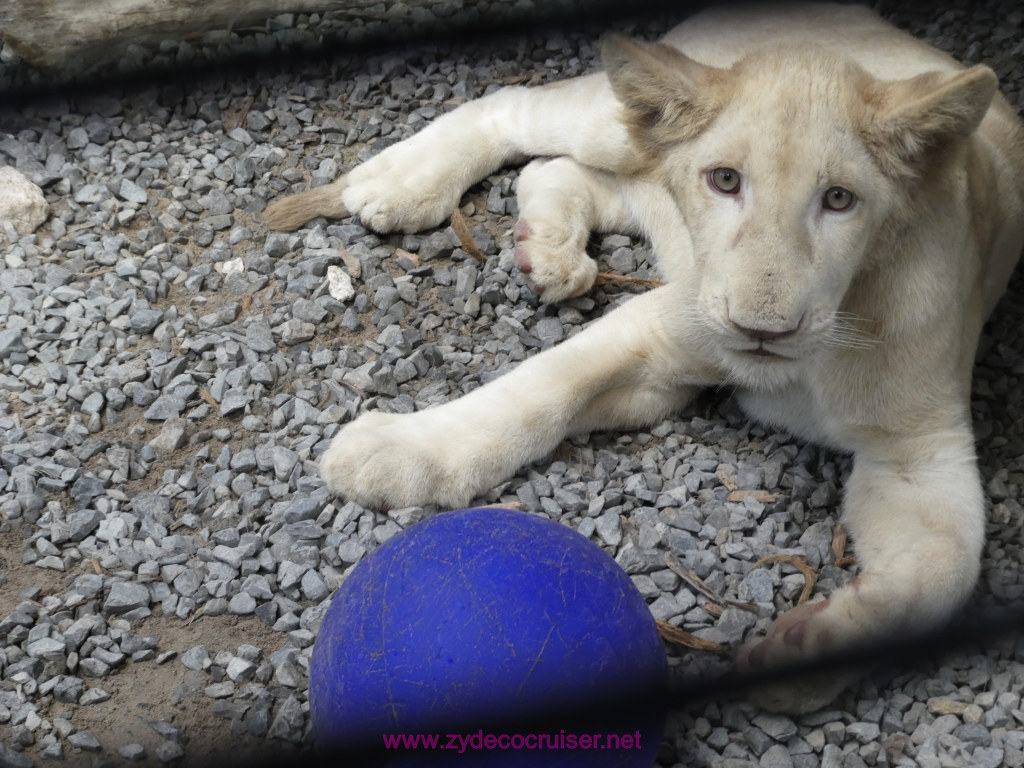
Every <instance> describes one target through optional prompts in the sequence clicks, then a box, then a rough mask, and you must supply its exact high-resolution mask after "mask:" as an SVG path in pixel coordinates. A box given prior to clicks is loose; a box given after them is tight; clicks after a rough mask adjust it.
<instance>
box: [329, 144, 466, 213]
mask: <svg viewBox="0 0 1024 768" xmlns="http://www.w3.org/2000/svg"><path fill="white" fill-rule="evenodd" d="M409 149H410V148H409V147H407V146H405V145H404V144H396V145H394V146H392V147H389V148H388V149H387V150H385V152H384V153H382V154H381V155H378V156H377V157H375V158H372V159H371V160H369V161H367V162H366V163H364V164H363V165H360V166H358V167H357V168H354V169H353V170H352V171H351V172H350V173H349V175H348V187H347V188H346V189H345V191H344V192H343V193H342V200H343V201H344V203H345V207H346V208H348V210H349V211H350V212H352V213H354V214H356V215H358V216H359V220H360V221H361V222H362V223H363V225H364V226H366V227H368V228H370V229H372V230H374V231H375V232H381V233H384V232H396V231H398V232H420V231H422V230H424V229H430V228H431V227H436V226H438V225H439V224H441V223H443V222H444V221H445V220H446V219H447V218H448V216H449V215H450V214H451V212H452V211H453V210H454V209H455V207H456V206H457V205H458V204H459V198H460V197H461V196H462V187H461V186H460V182H459V181H457V180H456V179H455V178H454V177H453V176H454V175H453V174H452V172H451V163H449V162H446V160H445V158H444V153H443V152H442V153H440V155H439V156H428V157H423V156H419V153H414V154H412V155H410V152H409Z"/></svg>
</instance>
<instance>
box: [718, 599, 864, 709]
mask: <svg viewBox="0 0 1024 768" xmlns="http://www.w3.org/2000/svg"><path fill="white" fill-rule="evenodd" d="M830 607H831V606H830V603H829V601H828V600H823V601H821V602H817V603H806V604H804V605H799V606H797V607H796V608H792V609H791V610H789V611H787V612H786V613H784V614H783V615H782V616H781V617H780V618H779V619H777V620H776V621H775V623H774V624H772V625H771V627H770V628H769V629H768V634H767V635H766V636H765V638H764V639H763V640H760V641H754V642H751V643H747V644H745V645H744V646H743V647H742V648H740V650H739V652H738V654H737V658H736V662H737V664H738V666H739V668H740V669H741V670H746V671H758V670H769V669H773V668H785V667H788V666H791V665H796V664H799V663H800V662H802V661H809V660H813V659H815V658H817V657H819V656H821V655H822V654H827V653H829V652H833V651H836V650H839V649H841V648H842V647H844V646H849V645H852V644H854V643H856V641H857V640H858V639H859V638H858V637H857V635H856V634H851V631H850V627H849V626H846V625H845V622H844V621H843V619H842V618H839V617H837V616H834V615H832V614H831V613H830V612H829V610H828V609H829V608H830ZM859 676H860V675H859V674H858V673H857V672H855V671H851V670H848V669H839V670H834V671H832V670H830V671H828V672H826V673H815V674H808V675H800V676H794V677H792V678H791V679H789V680H787V681H786V682H784V683H773V684H771V685H766V686H763V687H761V688H758V689H757V690H756V691H754V692H753V694H752V695H751V697H750V698H751V700H752V701H753V702H754V703H755V704H757V705H758V706H760V707H762V708H764V709H767V710H771V711H775V712H788V713H791V714H802V713H805V712H813V711H815V710H817V709H821V708H822V707H824V706H826V705H828V704H829V703H830V702H831V701H832V700H833V699H834V698H835V697H836V696H838V695H839V693H840V692H841V691H842V690H843V689H844V688H845V687H846V686H848V685H850V684H851V683H852V682H854V681H855V680H856V679H857V678H858V677H859Z"/></svg>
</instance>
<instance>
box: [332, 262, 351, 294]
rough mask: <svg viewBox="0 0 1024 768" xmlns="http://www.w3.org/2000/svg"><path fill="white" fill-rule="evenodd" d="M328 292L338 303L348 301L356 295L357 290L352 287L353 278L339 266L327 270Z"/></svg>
mask: <svg viewBox="0 0 1024 768" xmlns="http://www.w3.org/2000/svg"><path fill="white" fill-rule="evenodd" d="M327 291H328V292H329V293H330V294H331V296H332V297H334V298H335V299H337V300H338V301H348V300H349V299H351V298H352V297H353V296H355V295H356V289H355V288H354V287H352V278H351V277H349V276H348V273H347V272H345V270H343V269H342V268H341V267H339V266H337V265H332V266H330V267H328V268H327Z"/></svg>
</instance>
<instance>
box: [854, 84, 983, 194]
mask: <svg viewBox="0 0 1024 768" xmlns="http://www.w3.org/2000/svg"><path fill="white" fill-rule="evenodd" d="M998 86H999V82H998V79H997V78H996V75H995V73H994V72H993V71H992V70H991V69H989V68H988V67H986V66H984V65H983V64H978V65H977V66H974V67H971V68H970V69H968V70H966V71H964V72H959V73H957V74H954V75H948V74H943V73H938V72H928V73H926V74H923V75H918V76H917V77H913V78H910V79H909V80H900V81H897V82H882V81H874V82H872V83H871V84H870V85H869V86H868V87H867V88H866V89H865V91H864V93H863V96H864V100H865V102H867V105H868V109H869V117H868V124H867V125H866V126H865V127H864V137H865V140H866V142H867V144H868V148H869V149H870V150H872V152H873V154H874V155H875V156H876V158H877V159H878V161H879V162H880V163H881V165H882V167H883V169H884V170H885V171H886V172H888V173H891V174H893V175H895V176H916V175H918V174H919V173H920V171H921V169H922V167H923V164H924V163H927V162H930V161H932V160H933V159H934V158H933V155H932V153H933V152H936V151H942V150H943V149H945V148H948V147H950V146H951V144H952V143H954V142H956V141H957V140H958V139H964V138H966V137H967V136H969V135H970V134H971V133H972V132H973V131H974V129H975V128H977V127H978V124H979V123H981V120H982V118H984V117H985V113H986V112H987V111H988V108H989V105H990V104H991V103H992V97H993V96H995V93H996V90H997V88H998Z"/></svg>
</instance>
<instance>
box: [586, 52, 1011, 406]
mask: <svg viewBox="0 0 1024 768" xmlns="http://www.w3.org/2000/svg"><path fill="white" fill-rule="evenodd" d="M604 54H605V62H606V66H607V68H608V74H609V79H610V81H611V83H612V86H613V88H614V89H615V93H616V95H617V96H618V97H619V99H620V100H621V101H623V103H624V105H625V107H626V116H627V120H629V122H630V128H631V132H632V135H633V137H634V139H635V140H636V141H637V143H638V144H639V145H640V146H641V147H642V148H644V149H645V150H646V151H647V152H648V153H649V155H650V156H651V158H652V165H653V167H654V168H655V169H656V170H655V173H657V175H658V176H659V177H660V179H661V180H662V182H663V183H664V184H665V186H666V187H667V188H668V190H669V192H670V193H671V194H672V196H673V197H674V198H675V201H676V204H677V205H678V207H679V209H680V211H681V212H682V214H683V219H684V220H685V222H686V227H687V230H688V231H685V232H680V233H679V236H680V237H681V238H684V237H688V238H689V239H690V242H691V245H692V252H693V263H692V264H691V265H688V266H689V267H690V268H689V269H688V270H687V271H686V273H685V276H684V278H683V279H687V280H692V281H694V287H695V288H696V294H697V297H698V298H697V307H696V310H695V316H694V317H693V318H691V319H692V322H693V324H694V326H695V327H696V328H697V329H698V330H699V332H700V336H701V341H702V342H703V346H704V347H705V348H707V349H708V350H709V351H710V352H712V353H713V354H714V356H715V357H717V358H718V359H719V360H721V361H722V363H723V364H724V366H725V367H726V368H727V369H728V370H729V372H730V373H731V376H732V378H733V379H734V380H735V381H736V383H757V384H760V385H769V386H770V385H772V384H774V383H782V382H784V381H786V380H787V379H788V378H789V377H790V376H792V375H794V374H795V373H796V371H797V370H798V367H799V365H800V363H801V362H803V361H806V360H808V359H810V358H812V357H814V356H816V355H817V354H820V353H822V352H826V353H831V352H834V351H836V350H837V349H841V348H859V347H862V346H868V345H870V344H871V343H872V339H871V337H870V336H869V335H868V333H867V330H868V327H869V324H870V323H871V322H873V321H875V320H876V318H873V317H863V316H856V315H851V314H850V313H848V312H846V311H844V300H845V299H846V297H847V295H848V293H849V292H850V289H851V286H852V285H853V284H854V281H855V280H856V277H857V275H858V274H859V273H860V272H862V271H863V270H865V269H878V268H884V264H883V263H880V260H879V257H878V254H876V253H875V252H874V251H875V250H876V249H877V244H878V242H879V234H880V233H881V232H883V228H886V227H889V226H891V225H892V222H893V221H894V220H895V218H897V217H900V216H905V215H907V214H906V212H907V211H908V210H910V209H912V208H913V200H912V199H911V198H912V194H911V189H912V188H913V187H914V185H915V184H917V182H918V181H919V179H920V178H921V177H922V175H924V174H926V173H927V168H928V167H930V166H935V165H937V164H939V163H941V162H943V160H944V158H946V157H949V156H951V153H954V152H956V151H958V149H959V148H960V147H962V146H963V145H964V139H965V138H966V136H967V135H968V134H969V133H970V132H971V131H972V130H973V129H974V128H975V127H976V126H977V124H978V123H979V122H980V120H981V118H982V117H983V116H984V113H985V111H986V109H987V108H988V104H989V102H990V101H991V99H992V95H993V93H994V90H995V78H994V75H993V74H992V73H991V71H990V70H987V69H986V68H984V67H976V68H974V69H972V70H968V71H966V72H963V73H959V74H952V75H938V74H935V73H930V74H927V75H922V76H919V77H916V78H912V79H911V80H906V81H899V82H896V83H886V82H881V81H877V80H874V79H873V78H871V77H870V76H869V75H868V74H867V73H866V72H864V70H862V69H861V68H859V67H858V66H856V65H855V64H853V63H851V62H847V61H844V60H842V59H839V58H837V57H835V56H833V55H832V54H830V53H829V52H828V51H827V50H825V49H823V48H813V47H811V48H793V47H789V48H787V47H780V48H775V49H772V50H766V51H762V52H757V53H754V54H752V55H750V56H748V57H747V58H745V59H743V60H742V61H740V62H739V63H737V64H736V65H734V66H733V67H732V68H731V69H729V70H722V69H715V68H712V67H707V66H704V65H701V64H698V63H697V62H695V61H693V60H692V59H689V58H687V57H686V56H684V55H683V54H681V53H679V52H678V51H675V50H674V49H671V48H668V47H666V46H663V45H650V44H638V43H635V42H628V41H622V40H612V41H609V44H606V46H605V52H604ZM887 236H888V237H889V239H890V240H891V233H888V235H887Z"/></svg>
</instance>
